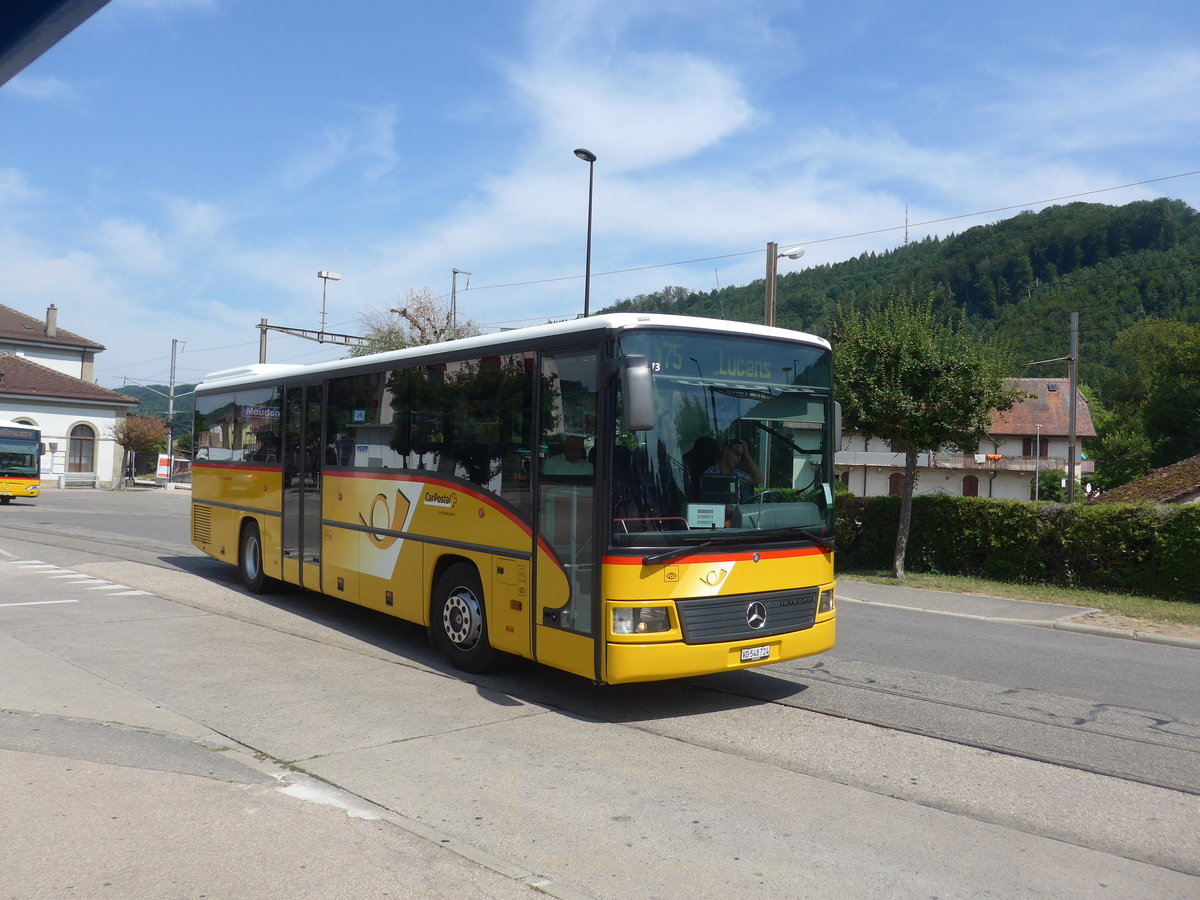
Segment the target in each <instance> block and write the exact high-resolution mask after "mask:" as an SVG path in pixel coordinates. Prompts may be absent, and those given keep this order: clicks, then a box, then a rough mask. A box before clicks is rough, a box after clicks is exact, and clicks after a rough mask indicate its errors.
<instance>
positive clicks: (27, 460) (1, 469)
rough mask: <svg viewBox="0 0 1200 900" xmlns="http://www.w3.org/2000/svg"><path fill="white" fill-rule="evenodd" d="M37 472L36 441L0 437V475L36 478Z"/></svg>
mask: <svg viewBox="0 0 1200 900" xmlns="http://www.w3.org/2000/svg"><path fill="white" fill-rule="evenodd" d="M38 472H39V461H38V445H37V442H36V441H33V440H14V439H11V438H0V475H10V476H19V477H23V478H36V477H37V476H38Z"/></svg>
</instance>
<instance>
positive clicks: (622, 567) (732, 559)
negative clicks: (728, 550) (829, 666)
mask: <svg viewBox="0 0 1200 900" xmlns="http://www.w3.org/2000/svg"><path fill="white" fill-rule="evenodd" d="M605 563H606V565H605V571H604V598H605V608H604V615H603V623H602V624H603V629H604V633H605V640H606V648H605V651H606V652H605V655H604V658H605V671H604V674H603V680H605V681H607V682H609V683H612V684H617V683H623V682H631V681H652V680H659V679H667V678H678V677H684V676H690V675H699V674H703V673H705V672H720V671H728V670H732V669H741V668H751V667H754V666H761V665H766V664H769V663H775V662H781V661H783V660H789V659H798V658H801V657H804V656H811V655H813V654H816V653H822V652H824V651H826V650H828V649H830V648H831V647H832V646H833V644H834V638H835V632H836V626H835V616H836V612H835V610H834V603H833V596H834V588H835V583H834V581H833V554H832V553H831V552H823V551H821V550H819V549H817V548H809V549H801V550H795V549H793V550H780V551H763V552H760V553H733V554H724V555H722V554H708V555H703V556H691V557H684V558H683V559H681V560H680V561H679V562H678V563H675V562H668V563H666V564H664V565H656V566H645V565H642V564H641V560H640V558H637V557H609V558H608V559H606V560H605ZM784 585H792V586H794V587H790V588H788V587H785V588H783V589H782V590H781V586H784ZM618 610H619V612H618ZM635 622H636V625H634V623H635Z"/></svg>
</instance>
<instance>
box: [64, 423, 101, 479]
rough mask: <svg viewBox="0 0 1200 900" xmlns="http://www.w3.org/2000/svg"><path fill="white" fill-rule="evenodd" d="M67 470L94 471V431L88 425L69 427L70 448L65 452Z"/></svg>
mask: <svg viewBox="0 0 1200 900" xmlns="http://www.w3.org/2000/svg"><path fill="white" fill-rule="evenodd" d="M67 471H68V472H94V471H96V432H95V431H94V430H93V429H92V426H90V425H76V426H75V427H74V428H72V429H71V449H70V452H69V453H68V454H67Z"/></svg>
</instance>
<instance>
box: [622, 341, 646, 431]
mask: <svg viewBox="0 0 1200 900" xmlns="http://www.w3.org/2000/svg"><path fill="white" fill-rule="evenodd" d="M620 366H621V394H622V396H623V397H624V399H625V427H626V428H628V429H629V430H630V431H649V430H650V429H651V428H653V427H654V385H653V381H652V379H651V374H650V360H649V359H648V358H647V357H645V356H637V355H630V356H622V357H621V359H620Z"/></svg>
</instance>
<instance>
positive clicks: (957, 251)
mask: <svg viewBox="0 0 1200 900" xmlns="http://www.w3.org/2000/svg"><path fill="white" fill-rule="evenodd" d="M901 289H912V290H914V291H916V292H917V293H918V294H922V295H927V294H929V293H931V292H932V293H934V294H935V295H936V296H938V297H939V298H941V300H942V302H943V303H944V304H945V305H946V306H948V307H950V306H953V307H958V308H961V309H963V310H964V311H965V312H966V314H967V316H968V318H969V320H970V321H971V322H973V323H975V324H977V325H978V326H980V327H981V328H983V329H985V330H987V331H988V332H990V333H994V334H998V335H1000V336H1002V337H1005V338H1007V339H1009V340H1010V341H1011V342H1012V343H1013V345H1014V347H1015V348H1016V350H1017V354H1018V359H1020V360H1022V361H1033V360H1039V359H1049V358H1052V357H1059V356H1065V355H1066V354H1067V353H1068V351H1069V343H1068V328H1069V322H1070V314H1071V312H1079V313H1080V353H1079V358H1080V381H1081V382H1082V383H1084V384H1088V385H1090V386H1091V387H1093V388H1095V389H1097V390H1098V391H1100V392H1101V393H1104V388H1105V386H1106V384H1107V383H1108V382H1110V381H1111V380H1112V379H1114V378H1117V379H1119V378H1120V377H1122V373H1121V372H1120V371H1119V370H1118V369H1117V368H1116V366H1117V360H1116V358H1115V357H1114V355H1113V353H1112V341H1113V338H1114V337H1115V336H1116V334H1117V332H1118V331H1120V330H1121V329H1122V328H1126V327H1128V326H1129V325H1132V324H1133V323H1134V322H1137V321H1140V320H1143V319H1147V318H1150V319H1163V320H1168V321H1179V322H1185V323H1189V324H1194V323H1198V322H1200V214H1197V212H1196V211H1195V210H1194V209H1192V208H1191V207H1190V206H1188V205H1187V204H1186V203H1184V202H1183V201H1180V200H1169V199H1159V200H1152V201H1138V202H1136V203H1129V204H1126V205H1124V206H1106V205H1104V204H1099V203H1071V204H1068V205H1065V206H1053V207H1049V208H1047V209H1044V210H1042V211H1041V212H1038V213H1033V212H1022V213H1020V214H1018V215H1016V216H1013V217H1012V218H1010V219H1006V220H1004V221H1001V222H996V223H994V224H991V225H980V226H978V227H975V228H971V229H969V230H967V231H965V232H963V233H961V234H955V235H950V236H948V237H945V238H935V237H929V238H925V239H924V240H921V241H916V242H914V243H911V244H908V245H907V246H903V247H898V248H896V249H895V250H891V251H887V252H884V253H864V254H863V255H861V256H859V257H857V258H855V259H850V260H846V261H845V262H840V263H833V264H828V265H822V266H815V267H813V268H810V269H805V270H803V271H800V272H791V273H788V274H786V275H782V276H780V278H779V281H778V285H777V309H778V313H777V321H778V323H779V324H780V325H781V326H784V327H789V328H796V329H800V330H805V331H815V332H816V333H818V334H820V333H823V332H824V331H825V323H826V321H827V319H828V318H829V316H830V314H831V313H832V312H833V310H834V309H835V308H836V307H837V306H838V304H865V303H866V302H867V301H869V300H870V299H871V298H872V297H877V296H881V295H886V294H888V293H890V292H891V291H893V290H901ZM606 311H611V312H617V311H654V312H673V313H677V314H680V315H701V316H710V317H713V318H728V319H736V320H739V321H747V322H761V321H762V315H763V282H762V280H761V279H760V280H758V281H755V282H752V283H751V284H748V285H743V286H734V287H726V288H722V289H721V290H716V291H708V292H690V291H687V290H685V289H683V288H677V287H668V288H665V289H664V290H662V291H657V292H655V293H652V294H643V295H640V296H637V297H632V298H629V299H626V300H622V301H619V302H618V303H615V304H613V305H612V306H610V307H609V308H608V310H606ZM1013 374H1014V375H1018V374H1028V371H1027V370H1024V371H1022V372H1014V373H1013ZM1047 374H1050V373H1049V372H1047Z"/></svg>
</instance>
